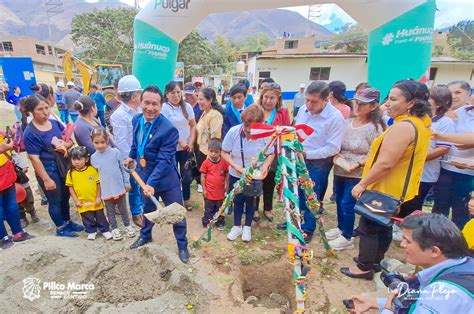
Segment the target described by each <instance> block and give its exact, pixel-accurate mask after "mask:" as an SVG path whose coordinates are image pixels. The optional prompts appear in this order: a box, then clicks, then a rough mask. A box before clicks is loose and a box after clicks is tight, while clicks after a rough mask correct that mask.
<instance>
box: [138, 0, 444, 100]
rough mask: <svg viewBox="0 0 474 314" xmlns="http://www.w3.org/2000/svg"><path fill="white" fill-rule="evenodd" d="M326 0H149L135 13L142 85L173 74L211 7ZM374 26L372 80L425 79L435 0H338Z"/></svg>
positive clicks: (383, 84) (382, 85) (377, 83)
mask: <svg viewBox="0 0 474 314" xmlns="http://www.w3.org/2000/svg"><path fill="white" fill-rule="evenodd" d="M318 3H325V1H318V0H258V1H255V0H238V1H232V0H150V1H149V3H148V4H147V5H146V6H145V7H144V8H143V9H142V10H141V11H140V12H139V13H138V14H137V16H136V17H135V36H134V56H133V74H134V75H135V76H136V77H137V78H138V79H139V80H140V81H141V83H142V86H146V85H149V84H156V85H158V86H160V87H161V88H163V87H164V85H165V84H166V83H167V82H168V81H170V80H172V79H173V77H174V70H175V64H176V58H177V55H178V45H179V43H180V42H181V41H182V40H183V39H184V38H185V37H186V35H188V34H189V33H190V32H191V30H192V29H193V28H194V27H195V26H196V25H197V24H199V22H200V21H201V20H202V19H204V18H205V17H206V16H207V15H208V14H210V13H218V12H229V11H242V9H243V8H245V10H251V9H270V8H280V7H285V6H289V5H291V6H299V5H309V4H318ZM333 3H336V4H337V5H338V6H339V7H341V8H342V9H343V10H344V11H345V12H347V13H348V14H349V15H351V16H352V17H353V18H354V19H355V20H356V21H357V22H358V23H359V25H361V26H362V27H363V28H365V29H366V30H367V31H369V32H370V33H369V44H368V56H369V57H368V71H369V73H368V77H369V83H370V84H371V85H372V86H374V87H377V88H379V89H380V90H381V92H382V95H383V94H385V93H386V92H388V90H389V88H390V86H391V85H392V84H393V83H394V82H395V81H397V80H399V79H402V78H408V77H411V78H414V79H419V80H422V81H423V80H424V79H426V73H427V72H428V71H429V66H430V58H431V46H432V33H433V26H434V16H435V11H436V4H435V1H434V0H383V1H369V0H335V1H333Z"/></svg>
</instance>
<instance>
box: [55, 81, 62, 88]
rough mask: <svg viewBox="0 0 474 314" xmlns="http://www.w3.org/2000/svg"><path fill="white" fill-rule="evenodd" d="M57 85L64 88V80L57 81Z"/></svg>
mask: <svg viewBox="0 0 474 314" xmlns="http://www.w3.org/2000/svg"><path fill="white" fill-rule="evenodd" d="M56 86H57V87H61V88H62V87H64V82H63V81H58V82H57V83H56Z"/></svg>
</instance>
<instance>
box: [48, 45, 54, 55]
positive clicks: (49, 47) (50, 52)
mask: <svg viewBox="0 0 474 314" xmlns="http://www.w3.org/2000/svg"><path fill="white" fill-rule="evenodd" d="M48 53H49V55H50V56H52V55H53V47H51V46H48Z"/></svg>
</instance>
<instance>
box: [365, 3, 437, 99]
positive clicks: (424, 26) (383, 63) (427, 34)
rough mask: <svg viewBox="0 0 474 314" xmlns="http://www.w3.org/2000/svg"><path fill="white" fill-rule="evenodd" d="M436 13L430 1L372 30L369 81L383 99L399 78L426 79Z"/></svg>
mask: <svg viewBox="0 0 474 314" xmlns="http://www.w3.org/2000/svg"><path fill="white" fill-rule="evenodd" d="M435 12H436V4H435V1H434V0H429V1H428V2H426V3H424V4H422V5H420V6H418V7H416V8H414V9H412V10H410V11H408V12H406V13H404V14H402V15H400V16H399V17H397V18H395V19H393V20H391V21H389V22H388V23H386V24H384V25H382V26H380V27H378V28H376V29H374V30H373V31H372V32H370V34H369V45H368V55H369V61H368V71H369V73H368V76H369V84H370V85H371V86H373V87H375V88H378V89H379V90H380V94H381V98H382V99H383V98H384V97H385V96H386V95H387V94H388V92H389V91H390V87H391V86H392V85H393V84H394V83H395V82H396V81H398V80H402V79H408V78H412V79H415V80H421V81H423V82H425V81H427V78H426V73H428V75H429V68H430V64H431V46H432V34H433V27H434V18H435Z"/></svg>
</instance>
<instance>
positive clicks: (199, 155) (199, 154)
mask: <svg viewBox="0 0 474 314" xmlns="http://www.w3.org/2000/svg"><path fill="white" fill-rule="evenodd" d="M196 147H197V145H196ZM195 155H196V164H197V167H198V169H201V165H202V163H203V162H204V161H205V160H206V158H207V156H206V155H205V154H204V153H203V152H201V151H200V150H199V148H197V149H196V150H195ZM196 181H197V183H198V184H201V176H197V177H196Z"/></svg>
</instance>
